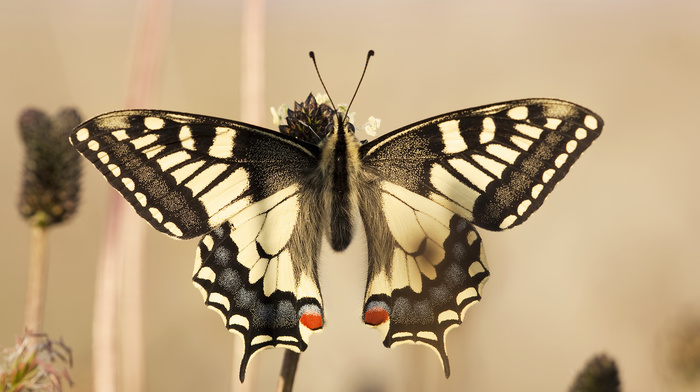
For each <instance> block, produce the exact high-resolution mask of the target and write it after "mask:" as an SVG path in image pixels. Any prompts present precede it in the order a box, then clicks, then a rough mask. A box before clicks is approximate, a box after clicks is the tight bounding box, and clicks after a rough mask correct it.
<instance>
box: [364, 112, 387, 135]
mask: <svg viewBox="0 0 700 392" xmlns="http://www.w3.org/2000/svg"><path fill="white" fill-rule="evenodd" d="M381 122H382V120H380V119H378V118H376V117H374V116H369V119H367V122H366V123H364V124H362V126H361V127H360V128H361V129H362V130H363V131H365V133H366V134H368V135H369V136H377V130H378V129H379V125H380V124H381Z"/></svg>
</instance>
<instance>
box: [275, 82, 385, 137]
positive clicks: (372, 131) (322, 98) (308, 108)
mask: <svg viewBox="0 0 700 392" xmlns="http://www.w3.org/2000/svg"><path fill="white" fill-rule="evenodd" d="M329 103H330V99H329V98H328V96H327V95H325V94H317V95H316V96H314V95H313V94H309V96H308V97H307V98H306V100H305V101H304V102H303V103H299V102H294V109H290V108H289V107H288V106H287V105H282V106H280V107H279V108H277V109H275V108H270V111H271V112H272V117H273V122H274V124H275V125H277V126H279V130H280V132H281V133H284V134H285V135H289V136H293V137H295V138H297V139H300V140H303V141H305V142H309V143H317V142H319V141H320V140H323V138H324V137H326V127H327V126H328V124H330V123H331V122H332V116H334V115H335V114H336V111H335V110H333V107H331V106H330V105H329ZM347 110H348V107H347V105H345V104H340V105H338V112H340V113H341V114H345V113H347ZM354 114H355V113H348V119H349V121H350V122H351V123H352V122H353V121H354ZM379 124H380V120H379V119H378V118H375V117H370V118H369V120H368V122H367V123H366V124H363V125H362V126H360V127H359V128H358V127H355V129H361V130H363V131H364V132H366V133H367V134H368V135H370V136H375V135H376V130H377V129H378V128H379Z"/></svg>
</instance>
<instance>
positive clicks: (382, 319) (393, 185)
mask: <svg viewBox="0 0 700 392" xmlns="http://www.w3.org/2000/svg"><path fill="white" fill-rule="evenodd" d="M602 126H603V121H602V119H601V118H600V117H599V116H597V115H596V114H594V113H593V112H591V111H590V110H588V109H585V108H583V107H581V106H578V105H576V104H573V103H570V102H566V101H561V100H555V99H524V100H516V101H509V102H503V103H498V104H493V105H487V106H482V107H477V108H472V109H465V110H460V111H455V112H451V113H447V114H443V115H440V116H436V117H433V118H429V119H426V120H423V121H419V122H417V123H414V124H411V125H408V126H406V127H402V128H400V129H398V130H395V131H393V132H390V133H388V134H386V135H383V136H381V137H379V138H377V139H375V140H373V141H371V142H369V143H365V144H361V143H360V142H359V141H358V140H357V138H356V137H355V131H354V127H353V126H352V124H350V123H349V122H348V121H347V118H346V117H345V116H344V115H341V114H339V113H333V115H332V116H331V122H330V124H329V125H328V127H327V132H325V136H324V137H323V139H322V140H321V141H320V142H318V143H317V144H313V143H308V142H304V141H300V140H297V139H295V138H292V137H290V136H287V135H284V134H280V133H278V132H274V131H270V130H266V129H264V128H260V127H256V126H252V125H249V124H244V123H240V122H235V121H231V120H225V119H219V118H213V117H208V116H200V115H192V114H184V113H176V112H168V111H157V110H126V111H118V112H112V113H107V114H104V115H101V116H97V117H95V118H93V119H91V120H88V121H86V122H85V123H83V124H81V125H80V126H78V127H77V128H76V131H75V132H74V134H73V135H72V136H71V143H73V145H74V146H75V147H76V149H77V150H78V151H79V152H80V153H81V154H83V155H84V156H85V157H86V158H88V159H89V160H90V161H91V162H92V163H93V164H94V165H95V166H96V167H97V168H98V169H99V170H100V172H101V173H102V174H103V175H104V176H105V177H106V178H107V180H108V181H109V183H110V184H111V185H112V186H113V187H114V188H115V189H117V190H118V191H119V192H120V193H122V195H123V196H124V197H125V198H126V200H127V201H128V202H129V203H131V204H132V206H133V207H134V209H135V210H136V212H137V213H139V214H140V215H141V216H142V217H143V218H144V219H146V220H147V221H148V222H149V223H150V224H151V225H152V226H153V227H155V228H156V229H158V230H160V231H162V232H164V233H166V234H168V235H171V236H173V237H176V238H183V239H184V238H193V237H196V236H202V238H201V240H200V242H199V245H198V247H197V252H196V257H195V268H194V277H193V281H194V283H195V286H196V287H197V288H199V289H200V291H201V293H202V295H203V297H204V299H205V303H206V304H207V305H208V306H209V307H211V308H212V309H214V310H216V311H217V312H218V313H219V314H220V315H221V317H222V319H223V320H224V323H225V325H226V327H227V328H228V329H229V330H230V331H232V332H236V333H238V334H240V335H241V336H242V337H243V341H244V343H245V353H244V357H243V361H242V365H241V373H240V378H241V380H242V379H243V378H244V376H245V369H246V365H247V363H248V361H249V360H250V358H251V357H252V356H253V355H254V354H255V353H257V352H259V350H262V349H265V348H270V347H286V348H289V349H291V350H294V351H297V352H299V351H303V350H305V349H306V348H307V345H308V339H309V336H310V335H311V334H312V333H313V332H316V331H319V330H321V329H322V327H323V325H324V313H323V299H322V296H321V292H320V288H319V281H318V274H317V264H318V262H319V255H320V248H321V243H322V241H323V237H324V235H325V237H326V238H327V240H328V242H329V243H330V245H331V247H332V248H333V249H334V250H336V251H342V250H344V249H346V248H347V247H348V245H349V244H350V242H351V240H352V237H353V232H354V231H355V230H356V228H354V227H353V222H354V221H355V216H356V214H357V213H359V215H360V218H361V220H362V229H364V231H365V234H366V241H367V261H368V269H367V284H366V287H365V298H364V305H363V308H362V318H363V321H364V322H365V323H366V324H367V325H369V326H372V327H375V328H377V329H378V330H379V331H380V332H381V334H382V336H383V338H384V341H383V343H384V345H385V346H387V347H391V346H393V345H396V344H401V343H421V344H425V345H427V346H428V347H430V348H432V349H433V350H434V351H435V352H436V353H437V354H438V356H439V358H440V360H441V362H442V365H443V369H444V371H445V374H446V376H447V375H449V373H450V367H449V363H448V360H447V352H446V348H445V336H446V334H447V332H448V331H449V330H450V329H451V328H453V327H455V326H457V325H459V324H460V323H461V322H462V320H463V318H464V314H465V312H466V310H467V309H468V308H469V307H470V306H471V305H472V304H474V303H476V302H478V301H479V300H480V299H481V293H482V288H483V285H484V283H485V282H486V280H487V278H488V276H489V272H488V268H487V265H486V261H485V257H484V252H483V246H482V241H481V238H480V237H479V234H478V233H477V231H476V229H475V227H474V225H477V226H480V227H483V228H485V229H489V230H504V229H507V228H510V227H513V226H515V225H518V224H520V223H522V222H523V221H525V220H526V219H527V218H528V217H529V216H530V215H531V214H532V213H533V212H534V211H536V210H537V209H538V208H539V207H540V206H541V205H542V202H543V201H544V199H545V198H546V196H547V195H548V194H549V193H550V192H551V191H552V189H553V188H554V185H556V183H558V181H560V180H561V179H562V178H563V177H564V176H565V175H566V173H567V172H568V170H569V168H570V167H571V165H572V164H573V163H574V162H575V161H576V160H577V159H578V157H579V156H580V155H581V153H582V152H583V151H584V150H585V149H586V148H588V146H590V144H591V143H592V142H593V140H594V139H595V138H596V137H597V136H598V135H599V134H600V132H601V130H602Z"/></svg>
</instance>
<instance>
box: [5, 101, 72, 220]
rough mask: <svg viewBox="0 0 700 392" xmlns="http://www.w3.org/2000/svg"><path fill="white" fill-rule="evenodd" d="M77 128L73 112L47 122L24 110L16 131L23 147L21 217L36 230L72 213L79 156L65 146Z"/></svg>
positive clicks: (41, 115)
mask: <svg viewBox="0 0 700 392" xmlns="http://www.w3.org/2000/svg"><path fill="white" fill-rule="evenodd" d="M78 124H80V115H79V114H78V112H77V111H76V110H75V109H64V110H61V111H60V112H59V113H58V114H57V115H56V116H55V117H53V118H50V117H49V116H47V115H46V114H45V113H44V112H42V111H39V110H36V109H27V110H25V111H24V112H23V113H22V114H21V115H20V118H19V130H20V134H21V136H22V140H23V141H24V144H25V147H26V151H27V153H26V158H25V161H24V183H23V186H22V192H21V194H20V199H19V211H20V213H21V214H22V215H23V216H24V217H25V218H27V220H29V221H31V222H32V224H35V225H39V226H49V225H52V224H55V223H60V222H63V221H64V220H66V219H68V218H69V217H70V216H71V215H73V213H74V212H75V210H76V208H77V206H78V196H79V192H80V162H79V155H78V153H77V152H76V151H75V149H73V147H72V146H71V145H70V143H69V142H68V135H70V133H71V131H72V130H73V128H75V127H76V126H77V125H78Z"/></svg>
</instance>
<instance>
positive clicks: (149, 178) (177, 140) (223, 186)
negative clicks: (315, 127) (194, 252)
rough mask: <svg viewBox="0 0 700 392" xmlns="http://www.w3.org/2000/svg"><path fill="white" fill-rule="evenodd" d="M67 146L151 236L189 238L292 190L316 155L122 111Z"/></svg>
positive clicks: (310, 148) (222, 125)
mask: <svg viewBox="0 0 700 392" xmlns="http://www.w3.org/2000/svg"><path fill="white" fill-rule="evenodd" d="M71 143H73V145H74V146H75V147H76V149H78V151H79V152H80V153H81V154H83V155H84V156H85V157H86V158H88V159H89V160H90V161H91V162H92V163H93V164H94V165H95V167H97V168H98V169H99V170H100V172H102V174H103V175H104V176H105V177H106V178H107V180H108V181H109V183H110V184H111V185H112V186H113V187H114V188H115V189H117V190H118V191H119V192H120V193H121V194H122V195H123V196H124V198H125V199H126V200H127V201H128V202H129V203H131V205H132V206H133V207H134V209H135V210H136V212H138V214H139V215H141V217H143V218H144V219H146V220H147V221H148V222H149V223H150V224H151V225H152V226H153V227H155V228H156V229H158V230H160V231H162V232H164V233H166V234H168V235H171V236H174V237H177V238H193V237H196V236H200V235H202V234H205V233H207V232H209V231H211V230H213V229H214V228H215V227H217V226H219V225H220V224H222V223H223V222H225V221H226V220H228V218H230V217H231V216H233V215H235V214H237V213H239V212H240V211H242V210H243V209H245V208H246V207H247V206H249V205H252V204H254V203H255V202H257V201H260V200H262V199H264V198H266V197H268V196H270V195H272V194H274V193H275V192H277V191H279V190H281V189H284V188H286V187H288V186H290V185H292V184H295V183H298V182H299V181H300V179H301V178H303V177H304V176H307V175H308V173H310V172H311V171H313V170H314V168H315V167H316V166H317V156H318V153H319V149H318V147H316V146H314V145H310V144H306V143H302V142H299V141H296V140H295V139H292V138H290V137H285V136H284V135H281V134H279V133H276V132H272V131H268V130H265V129H262V128H257V127H254V126H252V125H247V124H242V123H238V122H234V121H230V120H224V119H219V118H214V117H206V116H195V115H191V114H184V113H176V112H166V111H155V110H153V111H152V110H124V111H118V112H112V113H107V114H104V115H101V116H98V117H95V118H93V119H91V120H88V121H86V122H85V123H83V124H81V125H80V126H78V128H76V132H75V133H74V134H73V135H72V136H71Z"/></svg>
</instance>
